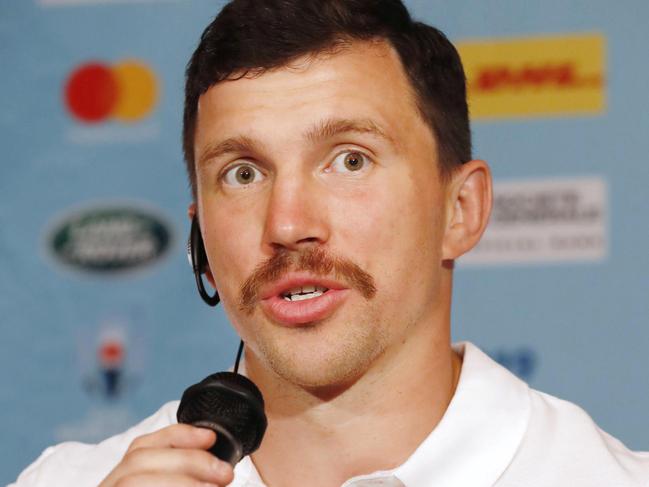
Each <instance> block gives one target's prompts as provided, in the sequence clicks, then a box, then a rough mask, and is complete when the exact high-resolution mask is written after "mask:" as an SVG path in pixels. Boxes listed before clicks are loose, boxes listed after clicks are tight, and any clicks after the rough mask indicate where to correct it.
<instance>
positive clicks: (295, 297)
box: [282, 286, 327, 301]
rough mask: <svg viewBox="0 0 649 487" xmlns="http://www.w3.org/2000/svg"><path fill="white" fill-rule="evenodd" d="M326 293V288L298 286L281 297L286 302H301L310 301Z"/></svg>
mask: <svg viewBox="0 0 649 487" xmlns="http://www.w3.org/2000/svg"><path fill="white" fill-rule="evenodd" d="M326 291H327V288H326V287H322V286H300V287H295V288H293V289H289V290H288V291H286V292H285V293H283V294H282V295H283V296H284V299H286V300H287V301H301V300H303V299H312V298H317V297H318V296H322V295H323V294H324V293H325V292H326Z"/></svg>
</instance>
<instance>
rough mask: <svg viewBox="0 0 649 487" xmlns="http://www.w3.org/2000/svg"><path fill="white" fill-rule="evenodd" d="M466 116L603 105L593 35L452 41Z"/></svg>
mask: <svg viewBox="0 0 649 487" xmlns="http://www.w3.org/2000/svg"><path fill="white" fill-rule="evenodd" d="M457 48H458V51H459V52H460V56H461V57H462V62H463V63H464V69H465V71H466V76H467V82H468V97H469V109H470V111H471V118H472V119H474V120H475V119H488V118H506V117H528V116H555V115H596V114H599V113H602V112H604V110H605V109H606V89H605V87H606V76H605V73H606V59H605V58H606V54H605V49H606V40H605V38H604V36H602V35H599V34H575V35H561V36H544V37H528V38H516V39H491V40H483V41H465V42H458V43H457Z"/></svg>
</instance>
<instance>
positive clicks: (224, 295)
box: [202, 205, 259, 303]
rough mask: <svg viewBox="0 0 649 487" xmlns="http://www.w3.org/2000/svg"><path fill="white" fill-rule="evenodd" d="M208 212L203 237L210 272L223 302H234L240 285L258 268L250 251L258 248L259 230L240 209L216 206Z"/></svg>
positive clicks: (206, 212)
mask: <svg viewBox="0 0 649 487" xmlns="http://www.w3.org/2000/svg"><path fill="white" fill-rule="evenodd" d="M205 208H206V210H207V211H205V215H209V217H206V218H203V219H202V221H203V226H204V228H203V234H204V238H205V250H206V252H207V256H208V260H209V262H210V269H211V271H212V275H213V276H214V280H215V282H216V285H217V288H218V289H219V294H220V295H221V299H222V300H223V301H224V303H225V302H228V303H230V302H234V300H236V299H238V297H239V296H238V294H239V288H240V287H241V284H242V283H243V281H244V280H245V279H246V278H247V277H248V275H249V274H250V272H251V271H252V269H254V267H255V266H256V265H257V264H258V262H257V261H255V257H257V259H258V256H256V254H255V253H254V252H252V251H251V249H253V248H257V247H256V246H255V245H254V242H258V241H259V236H258V233H259V232H258V231H257V228H258V227H259V226H258V225H251V224H250V216H249V215H246V214H242V213H241V211H240V209H239V211H229V210H228V208H227V207H225V206H218V207H217V205H213V206H212V207H209V208H208V207H205Z"/></svg>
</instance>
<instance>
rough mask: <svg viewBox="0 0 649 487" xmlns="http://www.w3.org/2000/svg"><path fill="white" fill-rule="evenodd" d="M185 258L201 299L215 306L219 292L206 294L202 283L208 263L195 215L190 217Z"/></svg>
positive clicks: (219, 299) (218, 300)
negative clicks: (187, 260)
mask: <svg viewBox="0 0 649 487" xmlns="http://www.w3.org/2000/svg"><path fill="white" fill-rule="evenodd" d="M187 258H188V259H189V263H190V265H191V266H192V270H193V271H194V277H195V278H196V287H198V294H200V296H201V298H202V299H203V301H205V302H206V303H207V304H208V305H210V306H216V305H217V304H219V302H220V301H221V298H219V293H218V292H215V293H214V296H210V295H209V294H207V291H206V290H205V285H204V284H203V274H205V273H206V272H207V271H208V270H209V263H208V262H207V254H206V253H205V245H204V244H203V236H202V235H201V227H200V226H199V224H198V218H197V217H196V216H194V218H193V219H192V228H191V230H190V232H189V240H188V241H187Z"/></svg>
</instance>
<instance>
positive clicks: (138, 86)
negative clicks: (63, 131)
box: [64, 60, 158, 123]
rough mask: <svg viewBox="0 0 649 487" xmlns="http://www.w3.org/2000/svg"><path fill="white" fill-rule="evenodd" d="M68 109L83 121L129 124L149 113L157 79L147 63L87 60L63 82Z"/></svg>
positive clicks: (155, 91) (156, 96)
mask: <svg viewBox="0 0 649 487" xmlns="http://www.w3.org/2000/svg"><path fill="white" fill-rule="evenodd" d="M64 98H65V104H66V106H67V108H68V111H69V112H70V113H71V114H72V115H73V116H74V117H75V118H76V119H78V120H80V121H82V122H85V123H99V122H103V121H107V120H110V119H114V120H118V121H121V122H126V123H132V122H137V121H139V120H142V119H143V118H145V117H146V116H147V115H149V114H150V113H151V111H152V110H153V108H154V107H155V105H156V103H157V101H158V81H157V79H156V75H155V73H154V72H153V71H152V70H151V68H150V67H148V66H147V65H146V64H144V63H142V62H140V61H136V60H126V61H121V62H118V63H115V64H111V65H108V64H104V63H100V62H89V63H84V64H82V65H81V66H78V67H77V68H76V69H75V70H74V71H72V73H71V74H70V76H69V77H68V79H67V81H66V83H65V89H64Z"/></svg>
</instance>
